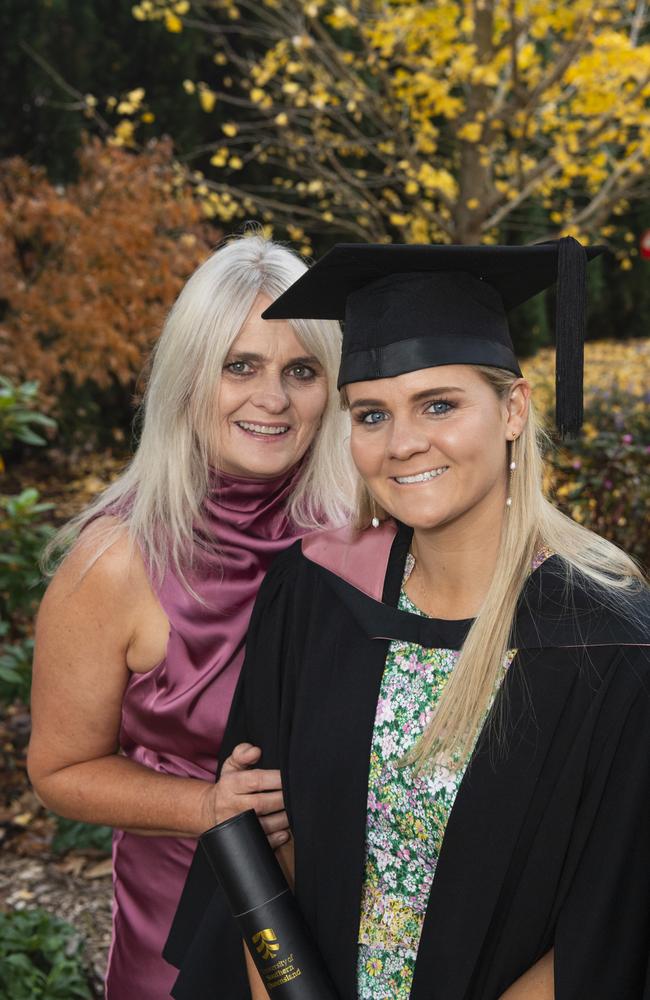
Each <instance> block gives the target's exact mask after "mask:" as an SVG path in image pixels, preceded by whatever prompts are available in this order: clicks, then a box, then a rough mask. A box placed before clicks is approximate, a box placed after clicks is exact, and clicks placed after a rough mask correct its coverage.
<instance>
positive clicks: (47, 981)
mask: <svg viewBox="0 0 650 1000" xmlns="http://www.w3.org/2000/svg"><path fill="white" fill-rule="evenodd" d="M81 946H82V942H81V939H80V938H79V935H78V934H77V933H76V931H75V930H74V928H73V927H71V926H70V924H67V923H65V922H64V921H63V920H60V919H59V918H58V917H55V916H53V915H52V914H50V913H47V912H46V911H44V910H21V911H17V912H11V913H0V1000H91V997H92V993H91V990H90V987H89V984H88V979H87V976H86V974H85V972H84V967H83V960H82V957H81Z"/></svg>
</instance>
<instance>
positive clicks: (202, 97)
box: [199, 87, 217, 113]
mask: <svg viewBox="0 0 650 1000" xmlns="http://www.w3.org/2000/svg"><path fill="white" fill-rule="evenodd" d="M199 103H200V104H201V107H202V108H203V110H204V111H206V112H208V113H209V112H210V111H212V110H213V109H214V106H215V104H216V103H217V95H216V94H215V92H214V91H213V90H210V88H209V87H202V88H201V90H200V91H199Z"/></svg>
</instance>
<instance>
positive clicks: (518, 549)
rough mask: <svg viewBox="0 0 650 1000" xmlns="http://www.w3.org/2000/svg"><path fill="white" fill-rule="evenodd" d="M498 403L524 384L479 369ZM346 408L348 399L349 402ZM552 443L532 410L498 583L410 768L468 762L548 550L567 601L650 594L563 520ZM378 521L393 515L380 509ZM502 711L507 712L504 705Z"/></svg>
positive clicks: (615, 555) (612, 552)
mask: <svg viewBox="0 0 650 1000" xmlns="http://www.w3.org/2000/svg"><path fill="white" fill-rule="evenodd" d="M475 367H476V370H477V371H479V372H480V373H481V375H482V376H483V378H484V379H485V380H486V381H487V382H488V384H489V385H490V386H491V387H492V389H493V390H494V392H495V393H496V394H497V396H498V397H499V398H500V399H502V400H505V399H507V397H508V396H509V394H510V390H511V387H512V385H513V383H514V382H516V381H517V376H516V375H514V374H512V373H511V372H508V371H505V370H503V369H501V368H492V367H486V366H480V365H477V366H475ZM344 401H345V397H344ZM547 443H548V437H547V435H546V433H545V432H544V430H543V429H542V426H541V424H540V422H539V420H538V418H537V415H536V413H535V409H534V406H533V404H532V401H531V404H530V409H529V414H528V419H527V422H526V425H525V428H524V430H523V432H522V434H521V435H520V436H519V437H518V438H517V440H516V441H514V442H512V444H511V448H512V452H511V453H509V452H508V450H505V451H504V460H503V461H504V465H503V470H504V471H503V474H504V477H506V478H507V477H508V474H509V469H508V465H509V462H510V460H511V458H512V459H513V460H514V461H515V462H516V463H517V473H516V475H515V476H513V477H512V482H511V488H510V490H509V492H510V495H511V497H512V506H510V507H509V508H508V510H507V513H506V515H505V516H504V518H503V526H502V531H501V541H500V545H499V553H498V556H497V563H496V566H495V567H494V574H493V577H492V583H491V585H490V587H489V589H488V592H487V594H486V596H485V600H484V601H483V604H482V606H481V610H480V612H479V614H478V615H477V617H476V619H475V621H474V624H473V625H472V627H471V629H470V630H469V632H468V634H467V637H466V639H465V642H464V644H463V647H462V649H461V651H460V655H459V658H458V661H457V663H456V665H455V666H454V669H453V671H452V672H451V675H450V677H449V679H448V681H447V682H446V684H445V687H444V689H443V693H442V695H441V697H440V700H439V702H438V705H437V707H436V710H435V712H434V715H433V718H432V719H431V722H430V723H429V725H428V727H427V728H426V730H425V732H424V733H423V734H422V736H421V737H420V739H419V740H418V741H417V743H416V744H415V746H414V747H413V749H412V750H411V752H410V753H409V754H408V755H407V756H406V758H405V763H411V764H415V765H416V767H417V768H418V769H427V768H430V767H431V766H432V765H433V763H435V761H437V760H441V759H443V760H449V759H452V760H466V759H467V757H468V756H469V754H470V753H471V751H472V749H473V746H474V742H475V739H476V736H477V734H478V733H479V732H480V729H481V726H482V723H483V720H484V718H485V715H486V713H487V712H488V710H489V708H490V705H491V704H492V700H493V698H494V694H495V691H496V690H497V687H498V684H499V681H500V678H501V675H502V670H503V662H504V658H505V655H506V652H507V649H508V641H509V638H510V633H511V629H512V626H513V623H514V619H515V614H516V610H517V603H518V601H519V598H520V595H521V593H522V590H523V588H524V585H525V584H526V581H527V579H528V577H529V576H530V572H531V564H532V561H533V558H534V556H535V554H536V553H537V552H538V551H539V550H540V549H541V548H543V547H547V548H549V549H550V550H551V551H552V552H554V553H556V554H557V555H558V556H561V558H562V560H563V565H564V567H565V570H566V576H567V595H568V594H569V592H570V586H571V579H572V577H573V575H574V574H575V573H579V574H583V575H584V576H585V577H587V578H588V579H590V580H591V581H593V582H594V583H595V584H597V585H598V587H599V593H600V594H601V595H602V600H603V604H606V605H609V606H610V607H612V606H613V607H614V608H615V609H618V610H623V611H625V609H626V606H627V604H628V601H629V598H630V597H631V596H632V594H633V593H635V592H638V589H639V587H642V586H645V585H646V582H645V578H644V575H643V573H642V572H641V570H640V569H639V567H638V566H637V564H636V563H635V562H634V560H633V559H632V558H631V557H630V556H628V555H627V554H626V553H625V552H623V551H622V550H621V549H619V548H618V547H617V546H616V545H614V544H613V543H612V542H609V541H607V540H606V539H604V538H600V536H599V535H596V534H595V533H594V532H593V531H590V530H589V529H588V528H584V527H582V525H579V524H577V523H576V522H575V521H572V520H571V518H570V517H567V516H566V515H565V514H563V513H561V511H559V510H558V509H557V507H555V506H554V505H553V504H552V503H551V502H550V501H549V500H547V499H546V497H545V496H544V493H543V489H542V481H543V478H542V477H543V469H544V463H543V457H542V456H543V448H544V446H545V445H546V444H547ZM375 513H377V507H376V505H375V503H374V501H373V500H372V499H371V497H370V495H369V493H368V490H367V489H366V487H365V485H364V484H363V483H361V485H360V486H359V487H358V493H357V520H358V524H359V527H366V526H367V525H368V524H369V523H370V518H371V516H372V515H374V514H375ZM378 513H379V516H382V514H384V515H385V514H386V512H385V511H381V509H379V512H378ZM500 708H501V709H502V710H503V706H502V705H500ZM503 722H504V719H503V712H502V711H501V712H500V713H499V714H498V715H496V714H495V716H494V718H493V723H494V724H493V732H494V734H495V736H496V738H497V740H498V741H500V740H501V739H502V737H503V732H504V726H503Z"/></svg>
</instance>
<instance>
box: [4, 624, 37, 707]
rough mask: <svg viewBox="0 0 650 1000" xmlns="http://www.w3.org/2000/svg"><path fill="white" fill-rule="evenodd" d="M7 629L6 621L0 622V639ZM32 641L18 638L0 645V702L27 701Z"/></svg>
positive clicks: (32, 651)
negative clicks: (16, 640) (8, 643)
mask: <svg viewBox="0 0 650 1000" xmlns="http://www.w3.org/2000/svg"><path fill="white" fill-rule="evenodd" d="M8 631H9V623H8V622H0V639H1V638H2V637H3V636H4V635H6V634H7V632H8ZM33 655H34V642H33V640H32V639H20V640H19V641H18V642H14V643H12V644H11V645H8V646H1V647H0V703H5V704H8V703H10V702H12V701H16V700H18V701H22V702H23V703H24V704H27V703H28V702H29V692H30V690H31V682H32V658H33Z"/></svg>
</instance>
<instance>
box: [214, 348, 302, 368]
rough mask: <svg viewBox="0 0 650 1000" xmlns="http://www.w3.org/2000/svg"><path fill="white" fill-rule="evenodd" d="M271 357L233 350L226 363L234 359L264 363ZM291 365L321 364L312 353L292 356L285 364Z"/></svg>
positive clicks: (286, 365) (285, 365)
mask: <svg viewBox="0 0 650 1000" xmlns="http://www.w3.org/2000/svg"><path fill="white" fill-rule="evenodd" d="M268 360H269V359H268V358H267V357H266V356H265V355H264V354H255V353H253V352H251V351H232V352H231V353H229V354H228V356H227V358H226V364H229V363H232V362H233V361H252V362H256V363H258V364H263V363H264V362H265V361H268ZM289 365H320V361H319V360H318V358H316V357H314V355H312V354H308V355H302V356H300V357H298V358H290V360H289V361H287V362H285V364H284V366H283V367H285V368H287V367H288V366H289Z"/></svg>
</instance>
